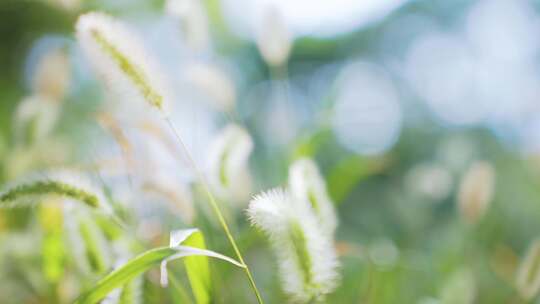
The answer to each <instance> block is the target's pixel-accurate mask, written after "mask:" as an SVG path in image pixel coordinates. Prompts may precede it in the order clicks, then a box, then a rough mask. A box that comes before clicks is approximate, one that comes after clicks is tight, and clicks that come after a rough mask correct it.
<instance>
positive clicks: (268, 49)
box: [257, 6, 292, 66]
mask: <svg viewBox="0 0 540 304" xmlns="http://www.w3.org/2000/svg"><path fill="white" fill-rule="evenodd" d="M291 45H292V38H291V33H290V32H289V29H288V27H287V25H286V24H285V20H284V19H283V16H282V15H281V12H280V11H279V10H278V9H277V8H275V7H273V6H268V7H267V8H266V10H265V11H264V12H263V16H262V18H261V24H260V28H259V33H258V37H257V46H258V47H259V52H260V53H261V55H262V57H263V58H264V61H266V63H267V64H268V65H271V66H280V65H283V64H284V63H285V62H286V61H287V59H288V58H289V53H290V51H291Z"/></svg>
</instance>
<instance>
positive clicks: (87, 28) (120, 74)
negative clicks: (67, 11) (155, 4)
mask: <svg viewBox="0 0 540 304" xmlns="http://www.w3.org/2000/svg"><path fill="white" fill-rule="evenodd" d="M76 35H77V40H78V42H79V43H80V45H81V47H82V48H83V50H84V52H85V54H86V55H87V57H88V58H89V59H90V60H91V62H92V65H93V67H94V68H95V69H96V72H98V73H99V75H100V76H102V78H103V79H104V81H105V82H106V84H108V85H109V86H110V88H111V89H112V91H113V92H115V93H116V94H117V95H118V96H121V97H124V98H125V99H127V100H133V99H139V100H144V101H146V102H148V103H149V104H150V105H151V106H153V107H156V108H157V109H159V110H160V111H162V112H164V113H165V114H167V110H168V103H170V101H169V99H170V97H169V91H168V90H167V89H165V88H166V87H167V86H166V85H165V82H164V79H163V76H162V74H161V73H160V72H159V70H158V69H157V66H156V64H155V63H154V62H153V61H152V59H151V58H150V57H149V56H148V54H147V51H146V50H145V48H144V46H143V45H142V43H141V42H140V41H139V40H138V38H137V34H135V33H134V32H133V31H132V30H131V29H130V28H129V26H128V25H127V24H124V23H123V22H121V21H119V20H116V19H114V18H113V17H110V16H108V15H105V14H102V13H95V12H91V13H87V14H84V15H81V16H80V17H79V19H78V20H77V24H76Z"/></svg>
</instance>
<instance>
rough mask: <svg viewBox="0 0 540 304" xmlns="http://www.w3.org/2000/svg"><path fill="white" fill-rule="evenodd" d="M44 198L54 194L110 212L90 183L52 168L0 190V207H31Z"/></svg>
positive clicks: (100, 195) (79, 176) (78, 176)
mask: <svg viewBox="0 0 540 304" xmlns="http://www.w3.org/2000/svg"><path fill="white" fill-rule="evenodd" d="M44 197H58V198H63V199H68V200H73V201H78V202H81V203H83V204H85V205H87V206H89V207H91V208H100V209H102V210H104V211H105V212H107V213H110V212H112V211H111V209H110V206H109V205H108V204H107V201H106V199H105V196H104V195H103V193H102V192H101V191H100V190H99V188H98V187H96V186H94V185H93V184H92V182H91V181H90V180H89V179H87V178H85V177H84V176H81V175H79V174H77V173H75V172H71V171H53V172H47V173H41V174H34V175H33V176H30V177H28V178H26V179H24V180H21V181H19V182H16V183H14V184H12V185H10V186H7V187H5V189H4V190H3V191H2V192H0V207H19V206H31V205H34V204H36V203H39V202H41V201H46V200H44Z"/></svg>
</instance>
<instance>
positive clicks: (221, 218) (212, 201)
mask: <svg viewBox="0 0 540 304" xmlns="http://www.w3.org/2000/svg"><path fill="white" fill-rule="evenodd" d="M165 119H166V121H167V124H168V125H169V127H170V128H171V130H172V131H173V133H174V135H175V137H176V139H177V140H178V142H179V143H180V145H181V146H182V149H183V150H184V152H185V154H186V156H187V158H188V160H189V163H190V164H191V166H192V167H193V170H194V171H195V173H196V174H197V176H198V178H199V180H200V181H201V185H202V187H203V190H204V192H205V194H206V196H207V197H208V200H209V202H210V206H211V207H212V210H213V211H214V213H215V214H216V216H217V218H218V221H219V223H220V224H221V227H222V228H223V230H224V231H225V234H226V235H227V238H228V240H229V242H230V243H231V246H232V247H233V250H234V253H235V254H236V257H237V258H238V260H239V261H240V263H242V265H243V266H244V271H245V272H246V275H247V277H248V280H249V283H250V284H251V287H252V289H253V291H254V292H255V296H256V297H257V301H258V302H259V304H263V303H264V302H263V300H262V297H261V295H260V293H259V290H258V289H257V285H256V284H255V280H254V279H253V276H252V275H251V271H250V270H249V267H248V266H247V264H246V263H245V262H244V258H243V256H242V253H240V249H238V246H237V245H236V241H235V239H234V237H233V235H232V234H231V231H230V229H229V225H227V222H226V221H225V217H224V216H223V214H222V212H221V210H220V209H219V206H218V203H217V201H216V199H215V197H214V195H213V194H212V192H211V191H210V188H209V186H208V183H207V182H206V179H205V177H204V175H203V173H202V172H201V170H200V169H199V168H198V167H197V164H196V163H195V161H194V160H193V158H192V157H191V154H190V153H189V150H188V149H187V147H186V145H185V144H184V141H183V140H182V138H181V137H180V134H178V131H177V130H176V128H175V127H174V124H173V123H172V121H171V120H170V119H169V118H168V117H167V118H165Z"/></svg>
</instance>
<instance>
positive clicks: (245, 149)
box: [208, 124, 253, 202]
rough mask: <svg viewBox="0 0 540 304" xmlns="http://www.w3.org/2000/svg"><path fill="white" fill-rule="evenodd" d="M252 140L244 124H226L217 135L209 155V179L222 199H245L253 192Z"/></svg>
mask: <svg viewBox="0 0 540 304" xmlns="http://www.w3.org/2000/svg"><path fill="white" fill-rule="evenodd" d="M252 150H253V141H252V139H251V137H250V135H249V133H248V132H247V131H246V130H245V129H243V128H242V127H240V126H238V125H235V124H230V125H227V126H226V127H225V128H224V129H223V130H222V131H221V132H220V133H219V134H218V135H217V137H216V138H215V140H214V142H213V143H212V145H211V148H210V155H209V156H208V170H209V174H208V177H209V182H210V184H211V185H212V187H213V188H214V189H215V191H216V193H217V194H218V195H219V196H221V197H222V198H225V199H229V200H234V201H238V202H240V201H243V200H247V199H248V197H249V195H250V192H251V175H250V173H249V166H248V160H249V155H250V154H251V151H252Z"/></svg>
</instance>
